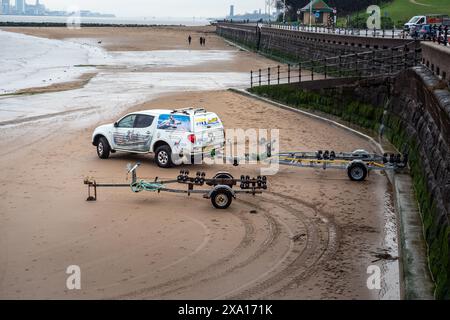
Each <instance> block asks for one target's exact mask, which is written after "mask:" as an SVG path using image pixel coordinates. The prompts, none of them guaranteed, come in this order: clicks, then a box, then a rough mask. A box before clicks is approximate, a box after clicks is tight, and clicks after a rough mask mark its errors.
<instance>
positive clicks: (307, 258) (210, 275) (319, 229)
mask: <svg viewBox="0 0 450 320" xmlns="http://www.w3.org/2000/svg"><path fill="white" fill-rule="evenodd" d="M268 195H269V199H262V200H261V201H259V203H258V204H256V203H254V202H251V201H245V200H241V199H240V200H238V201H239V202H241V203H244V204H246V205H248V206H250V207H254V208H256V209H258V212H259V213H262V214H260V215H258V216H262V217H263V218H264V219H265V221H266V223H267V225H268V230H269V231H268V233H267V235H266V236H265V239H264V241H263V242H262V243H261V244H260V245H259V246H258V247H256V248H255V247H254V246H252V245H251V244H252V242H254V241H255V238H256V228H255V224H254V222H253V221H252V219H253V218H252V217H255V216H256V215H254V216H253V215H252V216H250V215H242V214H235V215H236V216H237V217H238V218H239V219H240V220H241V221H242V223H243V225H244V228H245V234H244V238H243V239H242V240H241V242H240V244H239V246H238V247H236V248H235V249H234V250H233V251H232V252H231V253H230V254H229V255H227V256H225V257H223V258H222V259H219V260H217V261H216V262H214V263H213V264H211V265H209V266H207V267H206V268H203V269H201V270H198V271H195V272H193V273H190V274H187V275H185V276H183V277H180V278H177V279H173V280H170V281H167V282H164V283H161V284H159V285H155V286H152V287H147V288H143V289H140V290H136V291H133V292H129V293H126V294H124V295H120V296H119V297H117V298H128V299H132V298H163V299H171V298H179V297H180V296H181V297H190V296H189V293H192V292H196V293H198V292H207V291H210V290H211V288H218V289H219V290H220V289H221V284H224V283H227V278H228V280H233V277H234V276H235V275H238V274H239V275H241V274H245V273H246V271H248V270H252V269H253V268H255V266H256V265H263V266H264V270H261V272H258V273H256V277H255V273H253V274H252V275H251V276H249V277H248V278H247V279H246V280H245V281H243V282H242V283H239V286H238V287H234V288H229V289H227V290H224V291H222V292H220V291H217V290H215V293H214V294H213V295H212V296H211V295H206V296H204V298H216V299H217V298H225V297H226V298H231V299H249V298H264V297H267V296H269V295H272V294H280V293H282V292H283V290H285V289H286V288H288V287H290V286H291V285H292V284H293V283H294V284H295V283H298V281H301V280H303V279H306V278H308V277H310V276H312V275H313V274H314V272H315V271H316V270H317V265H318V264H320V262H321V261H323V260H324V259H326V258H327V257H329V256H331V255H332V254H333V252H334V250H335V248H336V246H337V236H336V235H337V231H336V230H335V226H334V224H333V223H332V222H331V221H330V219H329V218H327V217H326V216H325V215H324V214H323V213H321V212H319V210H317V208H315V206H313V205H311V204H309V203H307V202H304V201H301V200H298V199H295V198H292V197H289V196H285V195H282V194H278V193H268ZM299 208H300V209H299ZM302 208H303V210H302ZM306 211H308V212H307V213H305V212H306ZM298 232H304V234H305V240H304V241H294V240H293V238H294V236H295V235H296V233H298ZM280 249H281V251H282V252H281V253H279V252H280ZM249 251H250V252H249ZM274 251H277V252H278V256H280V257H279V259H271V257H273V254H274ZM240 257H245V258H244V259H239V258H240ZM261 261H265V262H266V263H265V264H262V263H261Z"/></svg>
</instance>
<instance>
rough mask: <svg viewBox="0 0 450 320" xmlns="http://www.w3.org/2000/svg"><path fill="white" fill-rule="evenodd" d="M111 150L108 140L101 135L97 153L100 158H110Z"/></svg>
mask: <svg viewBox="0 0 450 320" xmlns="http://www.w3.org/2000/svg"><path fill="white" fill-rule="evenodd" d="M110 152H111V147H110V146H109V143H108V140H106V138H105V137H100V139H98V142H97V155H98V157H99V158H100V159H108V158H109V154H110Z"/></svg>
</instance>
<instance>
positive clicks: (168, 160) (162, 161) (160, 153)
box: [155, 145, 173, 168]
mask: <svg viewBox="0 0 450 320" xmlns="http://www.w3.org/2000/svg"><path fill="white" fill-rule="evenodd" d="M155 161H156V164H157V165H158V167H161V168H170V167H172V166H173V162H172V150H171V149H170V147H169V146H168V145H162V146H160V147H158V149H156V152H155Z"/></svg>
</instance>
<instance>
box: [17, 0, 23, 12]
mask: <svg viewBox="0 0 450 320" xmlns="http://www.w3.org/2000/svg"><path fill="white" fill-rule="evenodd" d="M16 14H25V0H16Z"/></svg>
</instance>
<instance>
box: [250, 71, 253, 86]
mask: <svg viewBox="0 0 450 320" xmlns="http://www.w3.org/2000/svg"><path fill="white" fill-rule="evenodd" d="M250 88H253V70H252V71H250Z"/></svg>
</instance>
